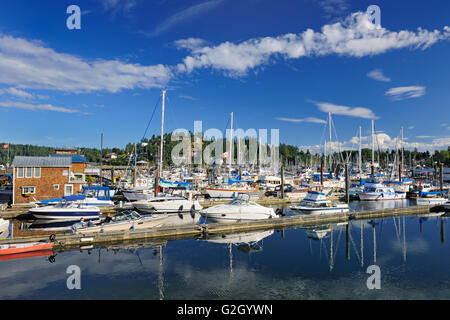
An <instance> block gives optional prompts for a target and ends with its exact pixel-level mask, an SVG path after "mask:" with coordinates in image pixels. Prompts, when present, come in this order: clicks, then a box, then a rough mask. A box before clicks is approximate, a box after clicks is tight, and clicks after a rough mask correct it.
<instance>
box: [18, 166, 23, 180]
mask: <svg viewBox="0 0 450 320" xmlns="http://www.w3.org/2000/svg"><path fill="white" fill-rule="evenodd" d="M17 178H23V168H17Z"/></svg>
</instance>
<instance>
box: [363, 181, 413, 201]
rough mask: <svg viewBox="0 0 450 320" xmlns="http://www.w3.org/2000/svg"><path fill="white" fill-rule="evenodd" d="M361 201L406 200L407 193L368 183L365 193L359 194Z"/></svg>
mask: <svg viewBox="0 0 450 320" xmlns="http://www.w3.org/2000/svg"><path fill="white" fill-rule="evenodd" d="M357 194H358V197H359V200H361V201H377V200H399V199H406V192H401V191H395V190H394V188H392V187H388V186H386V185H384V184H382V183H373V182H367V183H366V184H365V185H364V189H363V191H360V192H358V193H357Z"/></svg>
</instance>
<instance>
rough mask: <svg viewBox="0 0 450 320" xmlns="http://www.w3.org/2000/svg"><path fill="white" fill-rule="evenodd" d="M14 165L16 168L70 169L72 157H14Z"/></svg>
mask: <svg viewBox="0 0 450 320" xmlns="http://www.w3.org/2000/svg"><path fill="white" fill-rule="evenodd" d="M12 165H13V166H14V167H56V168H61V167H70V166H72V157H70V156H65V157H24V156H16V157H14V160H13V163H12Z"/></svg>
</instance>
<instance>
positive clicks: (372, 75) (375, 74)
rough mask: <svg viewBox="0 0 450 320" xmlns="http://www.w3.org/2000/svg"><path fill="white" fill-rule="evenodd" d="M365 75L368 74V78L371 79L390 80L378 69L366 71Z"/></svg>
mask: <svg viewBox="0 0 450 320" xmlns="http://www.w3.org/2000/svg"><path fill="white" fill-rule="evenodd" d="M367 76H368V77H369V78H372V79H374V80H377V81H381V82H391V79H390V78H388V77H386V76H385V75H384V74H383V71H382V70H380V69H375V70H372V71H370V72H369V73H367Z"/></svg>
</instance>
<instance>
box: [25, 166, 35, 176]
mask: <svg viewBox="0 0 450 320" xmlns="http://www.w3.org/2000/svg"><path fill="white" fill-rule="evenodd" d="M25 177H26V178H32V177H33V168H25Z"/></svg>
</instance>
